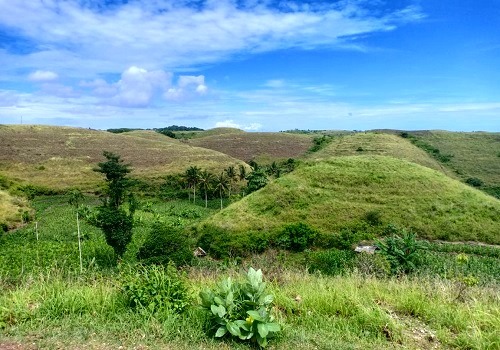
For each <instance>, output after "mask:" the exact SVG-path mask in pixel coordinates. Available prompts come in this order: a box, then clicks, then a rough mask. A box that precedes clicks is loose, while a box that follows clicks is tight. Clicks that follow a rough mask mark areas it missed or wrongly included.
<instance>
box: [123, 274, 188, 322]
mask: <svg viewBox="0 0 500 350" xmlns="http://www.w3.org/2000/svg"><path fill="white" fill-rule="evenodd" d="M121 281H122V282H121V283H122V291H123V294H124V297H125V300H126V302H127V304H128V305H129V306H130V307H131V308H132V309H134V310H136V311H139V312H148V313H156V312H159V311H164V310H169V311H173V312H176V313H181V312H183V311H184V310H185V309H186V307H187V306H188V305H189V304H190V297H189V293H188V289H187V287H186V284H185V282H184V280H183V278H181V276H180V275H179V273H178V272H177V270H176V269H175V267H174V266H173V265H168V266H167V267H166V268H164V267H163V266H157V265H153V266H140V267H138V268H129V269H128V270H126V271H125V272H124V273H123V274H122V276H121Z"/></svg>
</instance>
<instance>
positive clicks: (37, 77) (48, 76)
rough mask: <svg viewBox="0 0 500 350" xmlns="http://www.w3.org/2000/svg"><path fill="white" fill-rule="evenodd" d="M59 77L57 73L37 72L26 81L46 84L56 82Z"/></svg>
mask: <svg viewBox="0 0 500 350" xmlns="http://www.w3.org/2000/svg"><path fill="white" fill-rule="evenodd" d="M58 78H59V76H58V75H57V73H54V72H51V71H48V70H37V71H35V72H33V73H31V74H30V75H29V76H28V79H29V80H30V81H33V82H46V81H54V80H57V79H58Z"/></svg>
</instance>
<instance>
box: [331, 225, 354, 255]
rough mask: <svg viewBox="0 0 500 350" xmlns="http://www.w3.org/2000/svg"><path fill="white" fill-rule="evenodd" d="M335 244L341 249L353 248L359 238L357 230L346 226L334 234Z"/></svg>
mask: <svg viewBox="0 0 500 350" xmlns="http://www.w3.org/2000/svg"><path fill="white" fill-rule="evenodd" d="M333 237H334V238H333V246H334V247H335V248H338V249H341V250H352V248H353V245H354V244H355V243H356V242H357V240H358V235H357V233H356V231H354V230H352V229H349V228H345V229H343V230H341V231H340V232H339V234H338V235H335V236H333Z"/></svg>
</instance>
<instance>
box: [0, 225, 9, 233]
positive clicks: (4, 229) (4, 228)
mask: <svg viewBox="0 0 500 350" xmlns="http://www.w3.org/2000/svg"><path fill="white" fill-rule="evenodd" d="M7 231H9V225H7V224H6V223H5V222H0V233H1V232H7Z"/></svg>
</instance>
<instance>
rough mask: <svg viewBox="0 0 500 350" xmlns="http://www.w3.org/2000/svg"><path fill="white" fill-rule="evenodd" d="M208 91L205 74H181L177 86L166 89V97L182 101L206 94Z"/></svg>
mask: <svg viewBox="0 0 500 350" xmlns="http://www.w3.org/2000/svg"><path fill="white" fill-rule="evenodd" d="M207 91H208V87H207V85H205V76H203V75H198V76H195V75H181V76H180V77H179V79H178V81H177V86H176V87H172V88H170V89H168V90H167V91H166V93H165V94H164V97H165V98H166V99H167V100H170V101H182V100H186V99H189V98H192V97H193V96H202V95H205V94H206V93H207Z"/></svg>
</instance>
